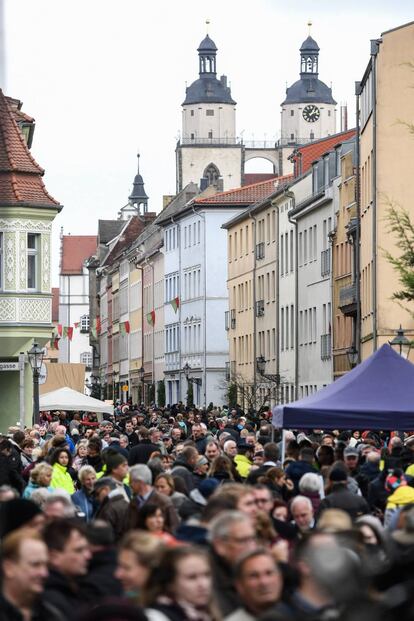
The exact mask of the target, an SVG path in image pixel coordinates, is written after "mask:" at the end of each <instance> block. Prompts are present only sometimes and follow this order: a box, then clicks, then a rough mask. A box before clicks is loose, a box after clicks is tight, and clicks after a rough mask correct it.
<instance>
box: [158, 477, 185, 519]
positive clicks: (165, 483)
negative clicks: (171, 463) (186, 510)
mask: <svg viewBox="0 0 414 621" xmlns="http://www.w3.org/2000/svg"><path fill="white" fill-rule="evenodd" d="M154 487H155V489H156V490H157V492H158V493H159V494H164V496H168V498H170V500H171V502H172V504H173V506H174V508H175V510H176V511H177V513H178V511H179V509H180V507H181V505H182V504H183V502H184V501H185V500H186V498H187V496H186V495H185V494H183V493H182V492H179V491H178V490H176V489H175V481H174V477H173V476H172V475H171V474H167V473H164V472H163V473H161V474H159V475H158V476H157V477H156V479H155V482H154Z"/></svg>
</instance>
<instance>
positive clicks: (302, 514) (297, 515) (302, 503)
mask: <svg viewBox="0 0 414 621" xmlns="http://www.w3.org/2000/svg"><path fill="white" fill-rule="evenodd" d="M290 513H291V514H292V517H293V520H294V523H295V525H296V527H297V529H298V532H299V533H304V532H306V531H309V530H312V528H314V526H315V517H314V510H313V505H312V501H311V499H310V498H308V497H307V496H300V495H299V496H295V497H294V499H293V500H292V502H291V503H290Z"/></svg>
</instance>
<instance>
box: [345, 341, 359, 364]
mask: <svg viewBox="0 0 414 621" xmlns="http://www.w3.org/2000/svg"><path fill="white" fill-rule="evenodd" d="M346 355H347V357H348V362H349V366H350V367H351V369H353V368H354V367H356V365H357V364H358V351H357V349H356V348H355V345H352V347H350V348H349V349H348V350H347V352H346Z"/></svg>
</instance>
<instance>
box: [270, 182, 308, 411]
mask: <svg viewBox="0 0 414 621" xmlns="http://www.w3.org/2000/svg"><path fill="white" fill-rule="evenodd" d="M311 192H312V176H311V174H310V173H308V174H306V175H304V176H303V177H301V178H300V179H298V180H297V181H295V182H292V183H291V184H290V186H289V188H288V189H287V190H285V192H284V193H283V194H282V195H281V196H280V197H278V199H277V207H278V233H279V246H278V248H279V256H278V295H279V305H278V307H279V329H278V351H279V369H280V377H281V385H282V388H281V395H280V397H281V401H282V403H288V402H289V401H294V400H295V398H296V391H295V386H296V365H297V364H298V359H297V356H298V352H297V347H296V338H297V335H296V330H297V315H296V278H297V265H296V263H297V256H296V226H295V223H294V222H292V221H291V219H290V215H289V212H290V211H291V210H292V209H293V208H294V207H295V205H296V204H299V203H301V202H302V201H303V200H305V198H307V197H308V196H309V195H310V194H311Z"/></svg>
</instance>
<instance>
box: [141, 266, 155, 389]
mask: <svg viewBox="0 0 414 621" xmlns="http://www.w3.org/2000/svg"><path fill="white" fill-rule="evenodd" d="M144 263H146V265H147V266H148V267H150V268H151V272H152V310H153V311H155V276H154V264H153V263H152V262H150V261H148V259H145V260H144ZM143 299H144V298H143ZM155 320H156V319H155ZM142 335H143V336H144V333H142ZM154 344H155V322H154V323H153V324H152V356H151V375H152V384H153V386H154V400H155V350H154Z"/></svg>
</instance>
